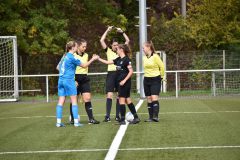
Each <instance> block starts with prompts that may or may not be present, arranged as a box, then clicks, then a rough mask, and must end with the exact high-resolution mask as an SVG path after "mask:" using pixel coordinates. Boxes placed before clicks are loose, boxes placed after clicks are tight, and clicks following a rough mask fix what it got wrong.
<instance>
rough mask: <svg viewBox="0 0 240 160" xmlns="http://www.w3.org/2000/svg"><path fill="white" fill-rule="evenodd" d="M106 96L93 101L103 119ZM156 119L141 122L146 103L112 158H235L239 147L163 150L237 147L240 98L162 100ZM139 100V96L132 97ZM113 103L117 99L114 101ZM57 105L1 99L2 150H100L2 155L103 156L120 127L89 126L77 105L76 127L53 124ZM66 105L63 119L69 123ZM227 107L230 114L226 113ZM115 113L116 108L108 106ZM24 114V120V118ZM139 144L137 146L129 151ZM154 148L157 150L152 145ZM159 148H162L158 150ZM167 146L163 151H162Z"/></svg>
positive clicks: (9, 156) (91, 159) (92, 158)
mask: <svg viewBox="0 0 240 160" xmlns="http://www.w3.org/2000/svg"><path fill="white" fill-rule="evenodd" d="M104 101H105V100H104V99H97V100H96V99H95V100H93V105H94V113H95V118H96V119H97V120H100V121H102V120H103V117H104V113H105V102H104ZM160 101H161V102H160V103H161V112H160V118H161V121H160V122H159V123H144V122H143V120H144V119H146V118H147V117H148V114H147V109H146V102H144V103H143V105H142V106H141V108H140V109H139V111H138V113H139V116H140V118H141V120H142V122H141V123H140V124H138V125H130V126H128V129H127V131H126V133H125V136H124V138H123V141H122V143H121V145H120V148H119V151H118V153H117V156H116V159H118V160H122V159H165V160H175V159H184V160H185V159H186V160H188V159H189V160H195V159H196V160H198V159H201V160H225V159H229V160H230V159H231V160H238V159H239V157H240V148H215V149H213V148H198V149H193V148H191V149H175V150H174V149H166V147H192V146H240V137H239V135H240V128H239V126H240V105H239V104H240V100H239V97H235V98H234V97H226V98H224V97H221V98H212V99H209V98H208V99H161V100H160ZM134 103H135V104H136V103H137V99H136V100H135V101H134ZM113 104H115V103H113ZM55 105H56V103H40V102H35V103H25V102H21V103H0V126H1V127H0V144H1V145H0V153H2V152H20V151H54V150H80V149H102V150H101V151H98V152H93V151H82V152H80V151H79V152H66V153H31V154H26V153H24V154H0V159H6V160H8V159H9V160H10V159H11V160H14V159H17V160H19V159H43V160H49V159H51V160H55V159H58V160H59V159H88V160H95V159H104V157H105V156H106V154H107V151H108V149H109V147H110V145H111V143H112V140H113V139H114V137H115V135H116V133H117V131H118V129H119V126H117V125H114V122H110V123H100V124H99V125H88V124H87V117H86V115H85V114H86V112H85V111H84V107H83V105H82V104H80V113H81V114H80V115H81V121H82V123H84V124H85V125H84V126H83V127H81V128H74V127H73V126H70V125H67V126H66V128H56V127H55V118H54V115H55ZM67 106H68V104H66V105H65V108H64V115H65V116H64V120H63V121H64V122H65V123H66V124H67V123H68V120H67V119H68V118H67V117H68V114H69V109H68V107H67ZM226 111H231V112H226ZM112 113H113V115H112V117H114V113H115V107H113V110H112ZM24 117H25V118H24ZM134 148H140V149H141V150H133V149H134ZM152 148H158V149H152ZM161 148H162V149H161ZM163 148H165V149H163Z"/></svg>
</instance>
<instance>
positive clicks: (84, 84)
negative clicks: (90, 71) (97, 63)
mask: <svg viewBox="0 0 240 160" xmlns="http://www.w3.org/2000/svg"><path fill="white" fill-rule="evenodd" d="M75 81H77V82H78V86H77V94H80V93H81V94H82V93H87V92H88V93H90V92H91V89H90V79H89V77H88V76H87V75H86V74H76V75H75Z"/></svg>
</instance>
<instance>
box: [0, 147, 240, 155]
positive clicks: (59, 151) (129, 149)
mask: <svg viewBox="0 0 240 160" xmlns="http://www.w3.org/2000/svg"><path fill="white" fill-rule="evenodd" d="M224 148H240V145H236V146H185V147H157V148H125V149H124V148H122V149H117V150H118V151H147V150H191V149H224ZM107 150H108V149H74V150H52V151H19V152H0V155H3V154H37V153H70V152H102V151H107Z"/></svg>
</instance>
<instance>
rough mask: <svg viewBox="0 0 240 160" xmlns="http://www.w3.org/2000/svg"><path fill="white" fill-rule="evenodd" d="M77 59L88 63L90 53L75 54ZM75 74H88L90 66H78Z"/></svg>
mask: <svg viewBox="0 0 240 160" xmlns="http://www.w3.org/2000/svg"><path fill="white" fill-rule="evenodd" d="M73 55H74V56H75V57H76V58H77V59H79V60H80V61H81V63H87V62H88V54H87V53H83V55H79V54H77V53H74V54H73ZM75 74H88V67H86V68H83V67H80V66H77V68H76V72H75Z"/></svg>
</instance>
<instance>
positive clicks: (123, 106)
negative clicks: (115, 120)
mask: <svg viewBox="0 0 240 160" xmlns="http://www.w3.org/2000/svg"><path fill="white" fill-rule="evenodd" d="M119 108H120V113H121V121H125V114H126V107H125V105H124V104H120V105H119Z"/></svg>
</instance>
